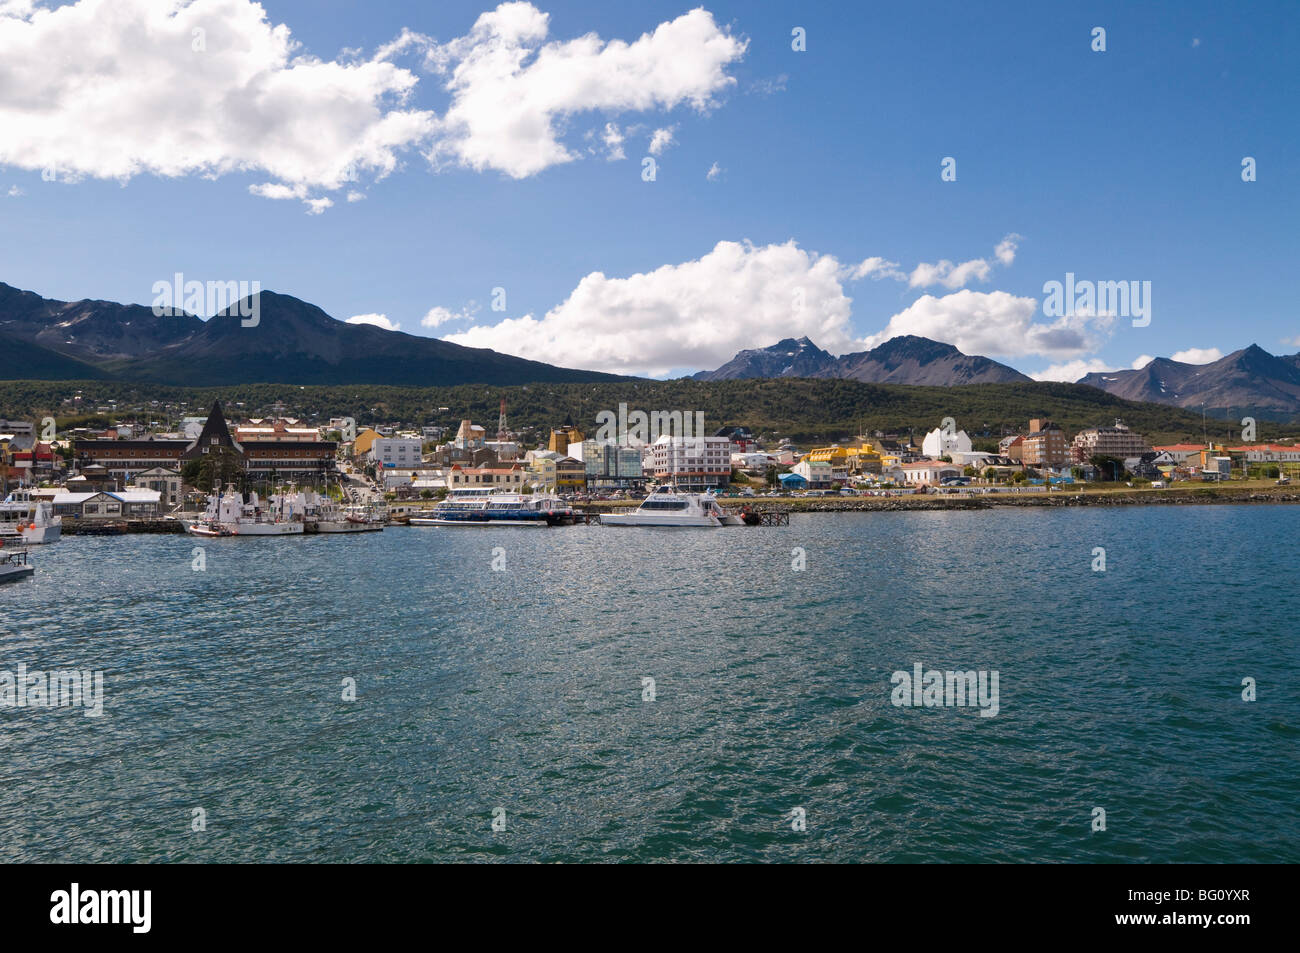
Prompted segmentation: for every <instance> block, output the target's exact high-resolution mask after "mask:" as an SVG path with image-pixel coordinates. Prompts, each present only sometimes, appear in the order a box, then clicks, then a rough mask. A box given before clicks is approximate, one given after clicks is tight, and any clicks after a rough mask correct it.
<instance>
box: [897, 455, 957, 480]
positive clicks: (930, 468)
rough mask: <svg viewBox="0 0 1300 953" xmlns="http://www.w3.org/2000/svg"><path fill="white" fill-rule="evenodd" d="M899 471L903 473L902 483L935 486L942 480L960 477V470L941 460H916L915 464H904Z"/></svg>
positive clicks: (952, 464)
mask: <svg viewBox="0 0 1300 953" xmlns="http://www.w3.org/2000/svg"><path fill="white" fill-rule="evenodd" d="M900 469H901V470H902V471H903V482H904V483H911V484H915V485H917V486H937V485H938V484H940V483H942V482H943V481H944V480H949V479H952V478H953V477H959V476H961V469H962V468H961V467H959V466H957V465H956V464H954V463H944V462H943V461H942V460H918V461H916V462H915V463H904V464H902V466H901V467H900Z"/></svg>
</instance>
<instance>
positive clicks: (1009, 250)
mask: <svg viewBox="0 0 1300 953" xmlns="http://www.w3.org/2000/svg"><path fill="white" fill-rule="evenodd" d="M1019 247H1020V236H1019V235H1017V234H1016V233H1015V232H1012V233H1011V234H1010V235H1008V236H1006V237H1005V238H1003V239H1002V241H1000V242H998V247H997V248H995V249H993V254H994V255H996V256H997V259H998V261H1000V262H1002V264H1004V265H1010V264H1011V263H1012V262H1014V261H1015V260H1016V250H1017V249H1018V248H1019Z"/></svg>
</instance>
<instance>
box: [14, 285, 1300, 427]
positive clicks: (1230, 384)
mask: <svg viewBox="0 0 1300 953" xmlns="http://www.w3.org/2000/svg"><path fill="white" fill-rule="evenodd" d="M257 298H258V300H257V306H258V312H259V322H258V324H257V326H256V327H245V326H244V325H243V322H242V319H241V317H240V313H239V311H238V310H237V307H231V308H229V309H227V310H226V311H224V312H222V313H220V314H218V315H216V316H215V317H212V318H209V319H208V320H206V321H205V320H203V319H201V318H199V317H197V316H196V315H193V314H188V313H183V312H182V313H177V314H176V315H175V316H159V315H156V314H154V311H153V309H152V308H149V307H146V306H144V305H136V304H117V303H115V302H111V301H94V300H89V299H87V300H82V301H74V302H68V301H55V300H51V299H48V298H43V297H41V296H40V295H38V294H35V293H33V292H30V291H20V290H19V289H17V288H14V287H11V286H10V285H7V284H4V283H3V282H0V379H5V380H87V381H89V380H105V381H123V382H139V383H154V384H173V385H189V386H199V387H203V386H222V385H232V384H253V383H267V384H301V385H308V384H327V385H328V384H396V385H404V386H425V387H428V386H444V385H454V384H494V385H511V384H524V383H533V382H538V383H540V382H556V383H559V382H582V381H628V380H637V379H638V378H629V377H623V376H619V375H616V374H605V373H600V372H598V371H584V370H577V369H573V368H566V367H556V366H554V365H550V364H544V363H541V362H539V361H530V360H526V359H524V358H520V357H514V356H511V355H508V354H501V353H498V352H496V351H492V350H488V349H487V348H469V347H463V346H461V345H459V344H453V343H451V342H450V341H440V340H436V339H434V338H426V337H420V336H417V335H413V334H405V333H402V332H400V331H388V330H385V329H383V328H378V327H374V326H373V325H368V324H348V323H347V322H346V321H339V320H337V319H335V318H332V317H330V316H329V315H328V314H326V313H325V312H324V311H322V310H321V309H320V308H318V307H316V306H315V305H312V304H309V303H307V302H306V301H302V300H300V299H298V298H294V297H292V296H290V295H284V294H277V293H275V292H272V291H262V292H260V293H259V294H258V295H257ZM244 313H245V314H246V313H248V307H247V303H245V309H244ZM751 378H823V379H826V378H830V379H835V378H838V379H845V380H854V381H860V382H863V383H868V384H909V385H920V386H943V387H954V386H962V385H967V384H1008V383H1029V382H1030V378H1028V377H1026V376H1025V375H1024V374H1022V373H1020V372H1019V371H1017V370H1015V369H1014V368H1012V367H1008V366H1007V365H1005V364H999V363H998V362H997V361H994V360H991V359H989V358H987V357H979V356H976V355H968V354H963V353H962V352H961V351H959V350H958V349H957V348H955V347H953V346H952V345H950V344H942V343H940V342H938V341H932V340H930V339H928V338H923V337H917V336H914V335H903V336H900V337H896V338H891V339H890V340H888V341H886V342H885V343H883V344H881V345H879V346H878V347H875V348H872V349H871V350H869V351H859V352H855V353H852V354H844V355H842V356H840V357H835V356H834V355H832V354H830V353H828V352H827V351H824V350H822V349H821V348H819V347H818V346H817V345H816V344H814V343H813V342H812V341H811V340H809V339H808V338H806V337H803V338H798V339H794V338H786V339H785V340H782V341H779V342H777V343H776V344H774V345H772V346H771V347H765V348H755V349H751V350H744V351H741V352H740V353H738V354H737V355H736V356H735V357H734V358H732V359H731V360H730V361H728V362H727V363H725V364H723V365H722V366H721V367H719V368H717V369H716V370H712V371H701V372H699V373H698V374H695V375H694V377H693V379H694V380H696V381H704V382H711V381H727V380H743V379H751ZM1078 383H1079V384H1084V385H1088V386H1091V387H1096V388H1099V389H1101V390H1104V391H1106V392H1108V393H1110V394H1113V395H1114V396H1117V397H1122V398H1125V399H1127V400H1134V401H1143V402H1149V403H1158V404H1168V405H1172V406H1175V407H1181V408H1186V409H1189V410H1198V409H1200V408H1201V407H1202V406H1204V409H1205V411H1206V412H1207V413H1208V414H1210V415H1213V416H1216V417H1224V418H1229V417H1234V418H1239V417H1241V416H1255V417H1258V418H1261V419H1265V420H1292V419H1296V418H1300V354H1291V355H1282V356H1275V355H1273V354H1270V353H1268V352H1267V351H1265V350H1264V349H1263V348H1261V347H1259V346H1257V345H1251V346H1250V347H1247V348H1243V349H1242V350H1240V351H1235V352H1233V353H1232V354H1229V355H1228V356H1227V357H1224V358H1221V359H1219V360H1217V361H1215V362H1213V363H1211V364H1184V363H1181V362H1179V361H1173V360H1169V359H1168V358H1156V359H1155V360H1153V361H1151V362H1150V363H1149V364H1147V365H1146V366H1145V367H1143V368H1141V369H1138V370H1123V371H1108V372H1105V373H1093V374H1088V375H1087V376H1085V377H1084V378H1082V379H1081V380H1080V381H1078Z"/></svg>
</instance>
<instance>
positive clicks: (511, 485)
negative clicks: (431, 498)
mask: <svg viewBox="0 0 1300 953" xmlns="http://www.w3.org/2000/svg"><path fill="white" fill-rule="evenodd" d="M524 476H525V474H524V468H523V467H521V466H519V464H517V463H516V464H512V465H511V466H508V467H462V466H461V465H460V464H456V465H455V466H453V467H452V468H451V469H450V470H448V471H447V479H446V486H447V488H448V489H451V490H457V489H464V488H466V487H472V488H474V489H485V490H486V489H491V488H493V487H501V488H503V489H508V490H513V491H515V492H518V491H519V490H520V489H522V488H523V485H524Z"/></svg>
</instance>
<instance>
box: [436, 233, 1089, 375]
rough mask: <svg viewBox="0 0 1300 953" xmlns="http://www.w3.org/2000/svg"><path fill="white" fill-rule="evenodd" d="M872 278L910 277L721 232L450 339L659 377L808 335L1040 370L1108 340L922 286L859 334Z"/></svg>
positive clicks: (1029, 309) (1025, 310) (985, 295)
mask: <svg viewBox="0 0 1300 953" xmlns="http://www.w3.org/2000/svg"><path fill="white" fill-rule="evenodd" d="M869 276H870V277H893V278H900V279H906V276H905V275H903V274H902V273H901V272H899V271H898V270H897V263H896V262H892V261H888V260H886V259H884V258H867V259H865V260H863V261H862V262H859V263H857V264H847V263H842V262H840V261H838V260H837V259H836V258H835V257H834V256H833V255H825V254H818V253H815V252H809V251H805V250H803V249H801V248H799V246H798V244H797V243H796V242H794V241H793V240H791V241H787V242H785V243H784V244H780V245H775V244H774V245H765V246H755V245H753V244H752V243H750V242H727V241H724V242H719V243H718V244H717V245H716V246H715V247H714V248H713V249H712V250H711V251H709V252H708V253H707V254H705V255H703V256H702V257H701V258H699V259H696V260H693V261H687V262H682V263H680V264H674V265H663V266H661V267H659V268H656V269H655V270H653V271H650V272H645V273H638V274H634V275H631V276H629V277H626V278H610V277H607V276H606V275H604V274H603V273H601V272H592V273H591V274H589V275H587V276H586V277H585V278H583V279H582V280H581V281H580V282H579V283H578V285H577V287H576V288H575V289H574V290H573V292H572V293H571V294H570V295H569V297H568V298H567V299H566V300H565V301H564V302H562V303H561V304H559V305H557V306H556V307H554V308H552V309H551V310H549V311H548V312H546V314H545V315H543V316H542V317H540V318H539V317H536V316H534V315H532V314H527V315H524V316H523V317H518V318H507V319H505V320H503V321H500V322H499V323H497V324H495V325H474V326H472V327H470V328H468V329H466V330H465V331H462V332H459V333H457V334H451V335H448V336H447V338H446V339H447V340H449V341H454V342H456V343H458V344H464V345H468V346H470V347H488V348H492V349H494V350H497V351H504V352H506V353H508V354H518V355H520V356H525V357H530V358H533V359H535V360H541V361H546V362H548V363H552V364H560V365H565V366H569V367H584V368H591V369H593V370H605V371H614V372H619V373H628V374H649V375H651V376H656V375H663V374H666V373H669V372H670V371H672V370H674V369H678V368H684V367H716V366H717V365H719V364H722V363H724V362H725V361H728V360H730V359H731V358H732V357H733V356H735V354H736V352H737V351H740V350H743V349H745V348H753V347H764V346H766V345H768V344H772V343H774V342H776V341H778V340H780V339H781V338H784V337H801V336H804V335H807V336H808V337H810V338H811V339H812V340H813V341H815V342H816V343H817V344H818V345H819V346H821V347H823V348H825V349H826V350H828V351H830V352H831V353H833V354H843V353H846V352H848V351H854V350H865V349H867V348H871V347H875V346H876V345H878V344H881V343H883V342H884V341H887V340H889V339H890V338H893V337H897V336H899V335H902V334H915V335H920V336H923V337H927V338H931V339H933V340H936V341H943V342H945V343H948V344H952V345H954V346H956V347H957V348H959V349H960V350H962V351H964V352H965V353H967V354H986V355H1006V356H1012V357H1020V356H1028V355H1040V356H1045V357H1048V358H1049V359H1055V360H1057V361H1058V362H1060V364H1061V368H1049V369H1048V371H1044V372H1043V374H1048V373H1049V372H1050V373H1056V374H1060V373H1067V371H1066V370H1064V369H1063V368H1064V367H1065V362H1068V361H1076V362H1077V364H1078V366H1080V367H1085V370H1084V371H1081V372H1080V374H1079V375H1078V376H1082V374H1083V373H1086V372H1087V370H1088V369H1094V368H1093V365H1092V364H1089V362H1088V360H1087V359H1084V358H1083V355H1086V354H1088V353H1089V352H1092V351H1095V350H1096V349H1097V347H1098V346H1100V344H1102V343H1103V342H1104V341H1105V339H1106V338H1107V336H1108V335H1109V334H1110V332H1111V330H1112V327H1113V324H1114V320H1115V319H1114V318H1113V317H1110V316H1107V315H1086V314H1080V315H1072V316H1068V317H1064V318H1060V319H1057V320H1056V321H1053V322H1050V323H1045V322H1043V321H1041V320H1038V307H1039V303H1038V301H1037V299H1035V298H1026V297H1017V296H1015V295H1011V294H1008V293H1007V292H1005V291H993V292H975V291H970V290H962V291H958V292H955V293H953V294H949V295H946V296H944V297H941V298H936V297H934V296H932V295H928V294H927V295H922V296H921V297H920V298H919V299H918V300H916V301H915V302H913V303H912V304H911V305H910V306H908V307H907V308H905V309H904V310H902V311H900V312H899V313H898V314H895V315H894V316H893V317H892V318H890V320H889V322H888V325H887V326H886V328H885V329H884V330H883V331H882V332H880V333H879V334H876V335H872V336H871V337H868V338H866V339H865V340H859V339H856V335H855V334H854V331H853V328H852V325H851V323H850V318H851V311H852V299H850V298H849V297H848V296H847V295H846V294H845V293H844V287H843V283H844V282H846V281H853V280H857V279H860V278H864V277H869ZM459 316H461V317H467V316H468V315H466V314H464V313H462V314H461V315H459ZM451 319H452V312H450V311H448V310H447V309H445V308H435V309H433V310H431V311H430V312H429V316H426V319H425V321H423V322H421V323H422V324H424V325H425V326H426V327H438V326H440V325H442V324H445V323H446V322H447V321H449V320H451ZM1094 363H1097V362H1094ZM1097 366H1098V367H1101V366H1102V365H1100V364H1099V363H1097ZM1074 369H1075V368H1070V370H1069V372H1072V371H1073V370H1074ZM1052 379H1057V378H1055V377H1053V378H1052ZM1076 379H1077V378H1076Z"/></svg>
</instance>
